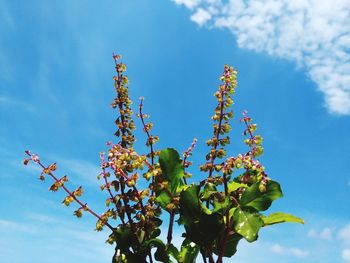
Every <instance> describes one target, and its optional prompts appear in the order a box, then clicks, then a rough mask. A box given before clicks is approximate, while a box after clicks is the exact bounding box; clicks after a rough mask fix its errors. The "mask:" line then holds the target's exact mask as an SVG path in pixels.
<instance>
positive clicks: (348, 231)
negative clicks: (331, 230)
mask: <svg viewBox="0 0 350 263" xmlns="http://www.w3.org/2000/svg"><path fill="white" fill-rule="evenodd" d="M338 237H339V239H340V240H341V241H343V242H344V244H345V245H346V246H349V248H350V224H348V225H346V226H344V227H343V228H342V229H340V230H339V234H338Z"/></svg>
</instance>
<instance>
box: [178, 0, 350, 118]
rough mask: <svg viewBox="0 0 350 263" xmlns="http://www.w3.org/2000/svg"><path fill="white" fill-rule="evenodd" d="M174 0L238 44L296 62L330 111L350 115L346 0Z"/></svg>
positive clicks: (349, 6)
mask: <svg viewBox="0 0 350 263" xmlns="http://www.w3.org/2000/svg"><path fill="white" fill-rule="evenodd" d="M173 1H174V2H175V3H177V4H183V5H185V6H186V7H188V8H190V9H192V10H193V15H192V16H191V20H192V21H194V22H196V23H197V24H198V25H199V26H202V25H204V24H207V25H209V26H213V27H218V28H226V29H229V30H230V31H231V32H232V33H233V34H234V35H235V36H236V41H237V44H238V46H239V47H241V48H245V49H249V50H253V51H256V52H264V53H267V54H269V55H271V56H274V57H278V58H282V59H287V60H290V61H292V62H294V63H296V65H297V66H298V67H301V68H303V69H305V70H306V71H307V73H308V76H309V77H310V78H311V79H312V80H313V81H314V82H315V83H316V84H317V85H318V88H319V90H320V91H321V92H322V93H323V94H324V96H325V105H326V107H327V109H328V110H329V111H330V112H332V113H336V114H345V115H350V52H349V47H350V23H349V19H350V1H349V0H334V1H327V0H321V1H320V0H307V1H306V0H294V1H288V0H281V1H276V0H266V1H261V0H230V1H224V0H200V1H185V0H183V1H182V0H177V1H175V0H173ZM191 3H192V4H191ZM198 14H202V15H201V16H200V15H198ZM203 14H205V15H203ZM193 17H195V19H194V18H193ZM200 18H201V19H200Z"/></svg>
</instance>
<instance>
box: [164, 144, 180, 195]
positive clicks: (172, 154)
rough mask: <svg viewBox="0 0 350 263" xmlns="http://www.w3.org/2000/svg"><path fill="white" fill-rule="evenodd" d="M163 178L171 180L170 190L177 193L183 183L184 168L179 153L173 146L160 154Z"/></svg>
mask: <svg viewBox="0 0 350 263" xmlns="http://www.w3.org/2000/svg"><path fill="white" fill-rule="evenodd" d="M159 163H160V168H161V169H162V178H163V179H165V180H167V181H168V182H169V188H170V192H171V193H172V194H175V193H176V192H177V190H178V187H179V186H182V185H183V182H182V178H183V177H184V168H183V165H182V160H181V159H180V155H179V153H178V152H177V151H176V150H175V149H173V148H167V149H165V150H162V151H161V152H160V155H159Z"/></svg>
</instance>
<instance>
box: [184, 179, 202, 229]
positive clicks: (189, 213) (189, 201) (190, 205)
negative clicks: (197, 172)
mask: <svg viewBox="0 0 350 263" xmlns="http://www.w3.org/2000/svg"><path fill="white" fill-rule="evenodd" d="M198 192H199V187H198V186H197V185H191V186H190V187H188V188H187V189H186V190H184V191H182V192H181V194H180V215H181V216H180V221H181V223H182V224H185V225H187V224H189V223H190V222H192V221H194V220H195V218H197V219H198V218H199V216H200V211H201V210H200V205H199V199H198Z"/></svg>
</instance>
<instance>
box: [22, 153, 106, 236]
mask: <svg viewBox="0 0 350 263" xmlns="http://www.w3.org/2000/svg"><path fill="white" fill-rule="evenodd" d="M25 154H26V155H27V156H28V157H29V158H27V159H25V160H24V161H23V163H24V164H25V165H27V164H28V163H29V162H30V161H33V162H35V163H37V164H38V165H39V166H40V167H41V168H42V172H41V174H40V176H39V179H40V180H42V181H44V180H45V175H48V176H50V177H51V178H52V179H53V180H54V183H53V184H52V185H51V186H50V188H49V190H50V191H53V192H56V191H57V190H58V189H60V188H62V189H63V191H65V192H66V193H67V196H66V197H65V198H64V200H63V201H62V203H63V204H64V205H66V206H69V205H70V204H71V203H73V202H76V203H77V204H78V205H79V208H78V209H77V210H75V211H74V215H75V216H77V217H82V214H83V213H82V212H83V211H87V212H89V213H90V214H92V215H93V216H95V217H96V218H97V219H98V220H101V218H102V217H101V216H99V215H98V214H97V213H96V212H94V211H93V210H91V209H90V208H89V207H88V206H87V204H86V203H83V202H82V201H80V199H79V197H80V196H81V195H82V194H83V188H82V187H81V186H79V187H78V188H77V189H75V190H74V191H70V190H69V189H68V188H67V187H66V186H65V183H67V182H68V177H67V176H66V175H64V176H63V177H61V178H58V177H57V176H55V175H54V171H56V170H57V165H56V163H53V164H50V165H49V166H45V165H43V164H42V162H41V161H40V158H39V156H38V155H37V154H34V153H32V152H30V151H25ZM104 225H106V226H107V227H108V228H109V229H111V230H113V227H112V226H111V225H110V224H109V223H108V222H107V221H106V222H105V224H104Z"/></svg>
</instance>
